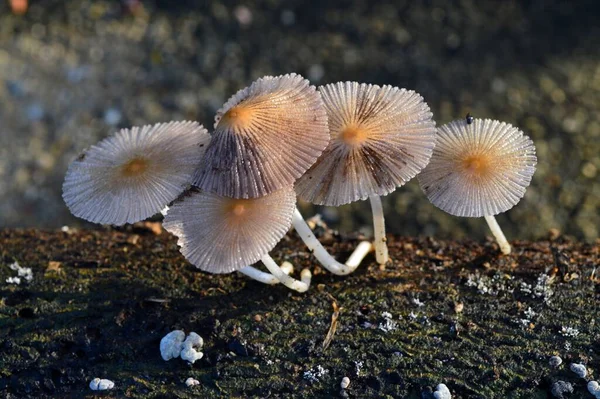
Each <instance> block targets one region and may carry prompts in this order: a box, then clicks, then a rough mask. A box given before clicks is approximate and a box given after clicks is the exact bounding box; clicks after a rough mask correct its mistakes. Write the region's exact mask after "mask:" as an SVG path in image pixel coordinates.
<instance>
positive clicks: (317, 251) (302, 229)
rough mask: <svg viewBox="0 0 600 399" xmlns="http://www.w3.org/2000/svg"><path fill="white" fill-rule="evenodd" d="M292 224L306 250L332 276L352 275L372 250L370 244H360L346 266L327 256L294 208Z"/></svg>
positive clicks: (327, 253)
mask: <svg viewBox="0 0 600 399" xmlns="http://www.w3.org/2000/svg"><path fill="white" fill-rule="evenodd" d="M292 224H293V225H294V229H296V231H297V232H298V235H299V236H300V238H302V241H304V243H305V244H306V246H307V247H308V249H310V250H311V251H312V253H313V255H314V256H315V258H317V260H318V261H319V263H320V264H321V265H323V267H324V268H325V269H327V270H329V271H330V272H331V273H333V274H337V275H339V276H343V275H346V274H350V273H352V272H353V271H354V270H356V268H357V267H358V265H360V262H362V260H363V259H364V257H365V256H366V255H367V254H368V253H369V251H370V250H371V248H372V245H371V243H370V242H367V241H365V242H364V243H363V242H361V243H360V244H359V245H358V247H356V249H355V250H354V252H353V253H352V255H350V258H348V262H347V263H346V264H343V263H340V262H338V261H337V260H335V259H334V258H333V256H331V255H329V252H327V250H326V249H325V248H324V247H323V245H321V243H320V242H319V240H317V237H315V235H314V233H313V232H312V230H311V229H310V227H308V224H306V222H305V221H304V218H303V217H302V214H301V213H300V211H299V210H298V208H296V210H295V211H294V218H293V219H292Z"/></svg>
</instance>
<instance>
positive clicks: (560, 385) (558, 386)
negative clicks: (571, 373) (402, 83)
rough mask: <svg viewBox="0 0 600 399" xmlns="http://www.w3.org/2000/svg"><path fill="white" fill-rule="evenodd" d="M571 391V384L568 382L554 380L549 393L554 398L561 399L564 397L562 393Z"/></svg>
mask: <svg viewBox="0 0 600 399" xmlns="http://www.w3.org/2000/svg"><path fill="white" fill-rule="evenodd" d="M571 392H573V385H571V383H570V382H564V381H556V382H555V383H554V384H552V390H551V393H552V396H554V397H555V398H559V399H562V398H564V397H565V396H564V395H563V394H565V393H571Z"/></svg>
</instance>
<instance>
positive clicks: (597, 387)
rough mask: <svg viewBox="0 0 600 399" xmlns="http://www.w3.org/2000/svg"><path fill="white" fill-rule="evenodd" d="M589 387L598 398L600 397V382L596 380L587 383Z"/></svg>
mask: <svg viewBox="0 0 600 399" xmlns="http://www.w3.org/2000/svg"><path fill="white" fill-rule="evenodd" d="M587 389H588V391H590V393H591V394H592V395H594V396H595V397H596V399H600V384H598V382H596V381H590V382H588V384H587Z"/></svg>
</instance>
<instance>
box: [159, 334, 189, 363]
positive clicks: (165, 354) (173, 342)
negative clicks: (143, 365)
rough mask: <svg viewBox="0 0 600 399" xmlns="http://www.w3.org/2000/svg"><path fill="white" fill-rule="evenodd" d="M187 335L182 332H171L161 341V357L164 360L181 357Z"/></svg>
mask: <svg viewBox="0 0 600 399" xmlns="http://www.w3.org/2000/svg"><path fill="white" fill-rule="evenodd" d="M184 339H185V333H184V332H183V331H181V330H175V331H171V332H170V333H168V334H167V335H165V336H164V337H163V339H161V340H160V355H161V356H162V358H163V360H171V359H173V358H176V357H179V355H180V354H181V350H182V349H183V340H184Z"/></svg>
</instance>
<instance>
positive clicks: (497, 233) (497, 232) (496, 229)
mask: <svg viewBox="0 0 600 399" xmlns="http://www.w3.org/2000/svg"><path fill="white" fill-rule="evenodd" d="M484 217H485V221H486V222H487V224H488V226H490V230H492V234H493V235H494V237H496V241H498V245H500V250H501V251H502V253H503V254H504V255H508V254H509V253H510V244H509V243H508V241H506V237H505V236H504V233H503V232H502V229H501V228H500V225H498V222H496V218H495V217H494V216H484Z"/></svg>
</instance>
